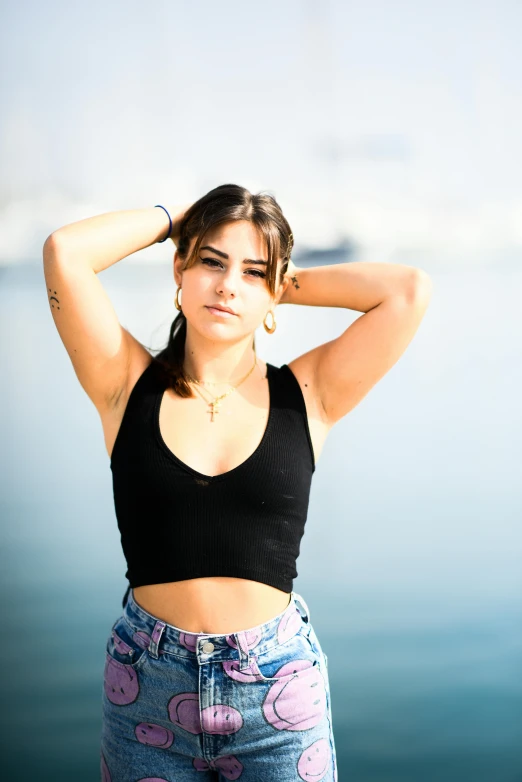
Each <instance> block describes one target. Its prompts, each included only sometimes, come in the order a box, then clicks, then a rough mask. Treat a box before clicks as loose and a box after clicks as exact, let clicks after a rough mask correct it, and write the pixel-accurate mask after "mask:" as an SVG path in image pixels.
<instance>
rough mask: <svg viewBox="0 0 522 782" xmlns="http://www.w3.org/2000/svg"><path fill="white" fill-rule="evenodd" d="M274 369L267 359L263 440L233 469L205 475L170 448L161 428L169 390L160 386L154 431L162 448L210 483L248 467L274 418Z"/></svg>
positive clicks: (189, 470) (258, 450) (155, 405)
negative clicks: (162, 412) (266, 407)
mask: <svg viewBox="0 0 522 782" xmlns="http://www.w3.org/2000/svg"><path fill="white" fill-rule="evenodd" d="M273 369H274V367H273V366H272V364H269V363H268V361H267V362H266V377H267V380H268V419H267V422H266V426H265V431H264V432H263V436H262V437H261V440H260V441H259V443H258V445H257V447H256V448H255V450H254V451H253V452H252V453H251V454H250V456H248V457H247V458H246V459H245V460H244V461H243V462H241V464H238V465H237V466H236V467H233V468H232V469H231V470H227V471H226V472H221V473H218V474H217V475H205V474H204V473H202V472H199V470H196V469H195V468H194V467H191V466H190V465H189V464H186V462H183V461H182V460H181V459H180V458H179V457H178V456H176V454H175V453H174V452H173V451H171V450H170V448H169V446H168V445H167V443H166V442H165V440H164V439H163V435H162V433H161V428H160V408H161V403H162V401H163V396H164V394H165V391H166V390H167V389H166V388H160V390H159V391H158V393H157V395H156V400H155V404H154V431H155V435H156V440H157V442H158V443H159V445H160V446H161V448H162V449H163V451H164V452H165V453H166V454H167V456H168V457H169V458H170V459H171V460H172V461H174V462H175V463H176V464H177V465H178V466H179V467H182V468H183V469H184V470H186V471H187V472H189V473H190V474H191V475H194V476H196V477H198V478H200V479H203V480H205V481H207V482H208V483H210V482H212V483H215V482H216V481H219V480H223V479H225V478H228V477H229V476H230V475H233V474H234V473H236V472H238V470H241V469H242V468H243V467H246V466H247V465H248V464H249V463H250V462H251V461H252V460H253V459H254V457H255V456H257V454H258V453H259V452H260V451H261V449H262V448H263V446H264V444H265V443H266V441H267V439H268V435H269V432H270V429H271V425H272V420H273V417H274V404H273V402H274V391H273V375H272V370H273Z"/></svg>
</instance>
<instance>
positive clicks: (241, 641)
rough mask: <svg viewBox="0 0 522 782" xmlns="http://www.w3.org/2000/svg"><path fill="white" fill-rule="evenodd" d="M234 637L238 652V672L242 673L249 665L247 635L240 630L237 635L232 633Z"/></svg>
mask: <svg viewBox="0 0 522 782" xmlns="http://www.w3.org/2000/svg"><path fill="white" fill-rule="evenodd" d="M234 635H235V637H236V644H237V648H238V650H239V670H240V671H244V670H245V668H248V666H249V665H250V656H249V651H248V639H247V634H246V631H244V630H242V631H240V632H239V633H234Z"/></svg>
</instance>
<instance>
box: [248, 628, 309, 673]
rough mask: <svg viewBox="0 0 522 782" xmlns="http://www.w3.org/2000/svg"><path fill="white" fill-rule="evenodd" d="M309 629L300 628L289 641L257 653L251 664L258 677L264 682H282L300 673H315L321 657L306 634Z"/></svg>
mask: <svg viewBox="0 0 522 782" xmlns="http://www.w3.org/2000/svg"><path fill="white" fill-rule="evenodd" d="M306 633H307V630H306V629H303V630H299V632H298V633H296V634H295V635H294V636H293V637H292V638H291V639H290V640H289V641H287V642H286V643H284V644H280V645H278V646H276V647H274V648H273V649H270V650H269V651H268V652H265V653H264V654H261V655H258V656H257V655H256V656H255V657H254V660H253V662H252V664H251V669H252V671H253V672H254V673H255V676H256V679H257V680H259V681H264V682H280V681H285V680H288V681H290V680H291V679H292V678H293V677H295V676H297V675H299V677H300V678H308V677H309V676H310V675H312V676H313V675H315V671H312V670H310V669H312V668H315V667H316V666H317V664H318V662H319V658H318V656H317V654H316V653H315V651H314V649H313V647H312V645H311V644H310V641H309V639H308V637H307V635H306Z"/></svg>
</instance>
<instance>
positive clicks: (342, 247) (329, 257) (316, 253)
mask: <svg viewBox="0 0 522 782" xmlns="http://www.w3.org/2000/svg"><path fill="white" fill-rule="evenodd" d="M356 249H357V246H356V244H355V242H353V241H352V240H351V239H349V238H348V237H343V239H341V241H339V242H337V244H334V245H331V246H330V247H308V248H307V247H304V248H302V247H298V248H296V249H295V250H294V252H293V254H292V260H294V261H295V263H296V264H297V266H299V265H302V266H321V265H322V264H324V265H326V264H329V263H348V262H350V261H353V260H355V259H354V255H355V251H356Z"/></svg>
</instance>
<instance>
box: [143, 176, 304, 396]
mask: <svg viewBox="0 0 522 782" xmlns="http://www.w3.org/2000/svg"><path fill="white" fill-rule="evenodd" d="M239 220H248V221H249V222H251V223H253V225H254V226H255V227H256V228H257V229H258V231H259V232H260V233H261V235H262V236H263V238H264V240H265V243H266V247H267V252H268V267H267V274H266V284H267V286H268V289H269V290H270V292H271V293H272V294H275V289H276V275H277V260H278V258H282V261H283V263H282V266H281V272H280V280H279V281H280V282H282V280H283V277H284V274H285V272H286V270H287V268H288V261H289V260H290V255H291V252H292V247H293V243H294V242H293V235H292V231H291V229H290V225H289V224H288V221H287V220H286V218H285V217H284V215H283V212H282V210H281V207H280V206H279V204H278V203H277V201H276V199H275V198H274V197H273V196H272V195H270V194H268V193H263V192H261V193H256V194H253V193H251V192H250V191H249V190H247V189H246V188H245V187H241V186H240V185H219V187H215V188H214V189H213V190H210V191H209V192H208V193H206V195H204V196H202V197H201V198H200V199H199V200H198V201H195V202H194V203H193V204H192V205H191V206H190V208H189V209H188V210H187V211H186V212H185V215H184V217H183V220H182V221H181V223H180V227H179V240H178V244H177V250H178V255H179V257H180V258H181V260H182V262H183V264H182V270H183V271H184V270H185V269H189V268H190V267H191V266H192V265H193V264H194V262H195V261H196V258H197V257H198V253H199V248H200V246H201V243H202V241H203V237H204V236H205V234H206V233H207V231H209V230H210V229H211V228H213V227H214V226H216V225H219V224H222V223H231V222H235V221H239ZM194 237H196V243H195V245H194V247H193V249H192V253H190V255H189V252H188V251H189V247H190V242H191V240H192V239H193V238H194ZM186 335H187V319H186V317H185V315H184V314H183V312H179V314H178V315H177V316H176V318H174V320H173V322H172V325H171V327H170V334H169V339H168V342H167V345H166V347H165V348H163V350H161V351H160V352H159V353H158V354H157V355H156V356H155V357H154V358H153V361H154V362H155V363H156V369H157V370H158V371H159V372H160V374H161V375H162V376H163V379H164V381H165V382H166V384H167V386H168V387H170V388H173V389H174V391H175V392H176V393H177V394H178V395H179V396H181V397H193V396H194V393H193V392H192V389H191V387H190V386H189V384H188V382H187V378H186V376H185V373H184V371H183V360H184V358H185V339H186Z"/></svg>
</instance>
